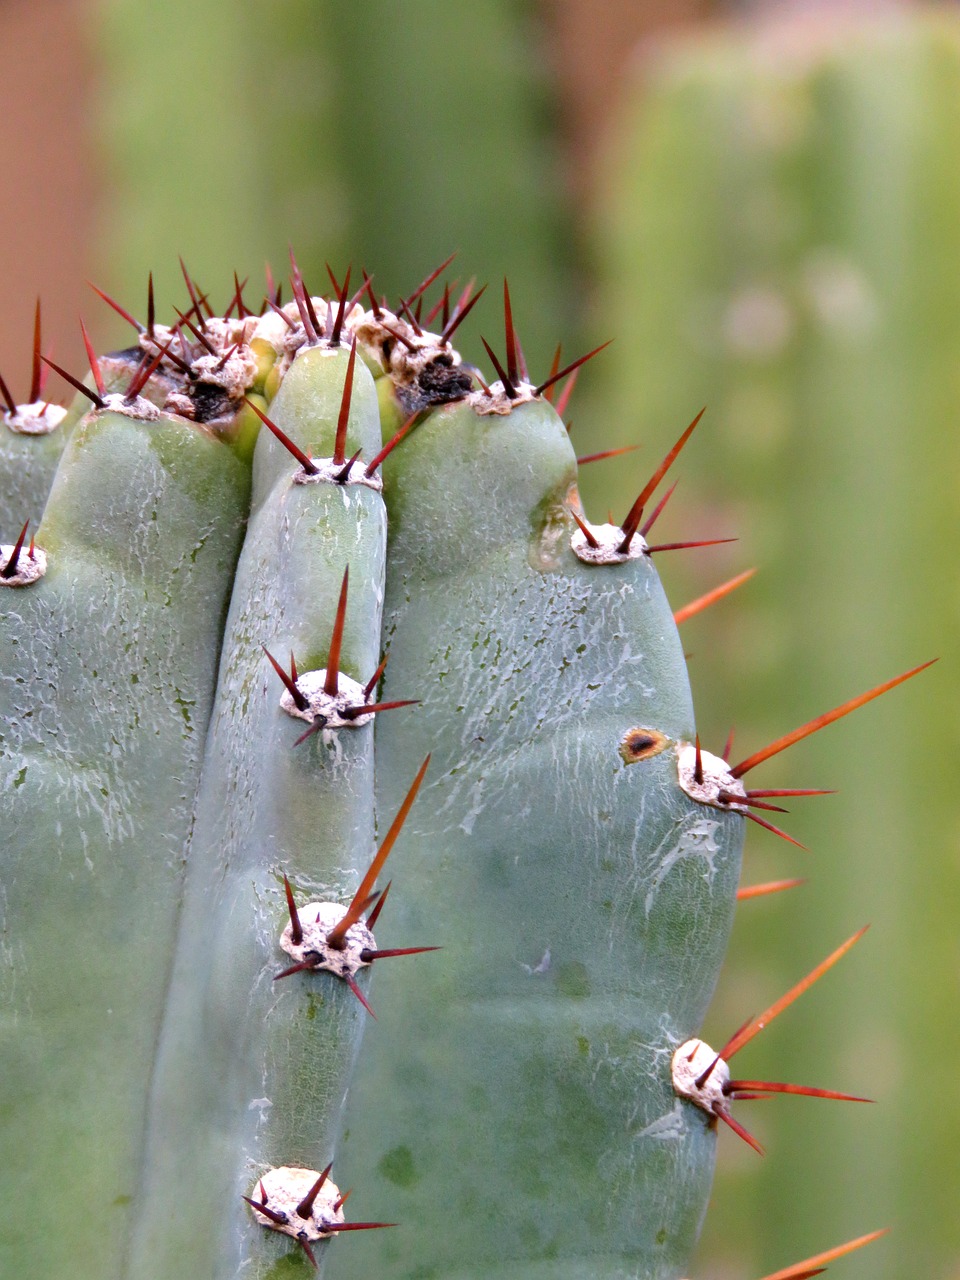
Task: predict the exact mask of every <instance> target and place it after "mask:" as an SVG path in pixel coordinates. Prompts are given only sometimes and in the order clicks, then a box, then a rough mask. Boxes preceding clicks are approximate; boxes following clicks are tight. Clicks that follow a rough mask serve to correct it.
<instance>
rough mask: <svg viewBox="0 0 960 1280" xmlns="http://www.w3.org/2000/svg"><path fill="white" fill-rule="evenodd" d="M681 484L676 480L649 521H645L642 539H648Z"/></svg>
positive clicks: (641, 527)
mask: <svg viewBox="0 0 960 1280" xmlns="http://www.w3.org/2000/svg"><path fill="white" fill-rule="evenodd" d="M679 483H680V481H679V480H674V482H673V484H672V485H671V486H670V488H669V489H668V490H667V492H666V493H665V494H664V495H663V497H662V498H661V499H660V501H659V502H658V503H657V505H656V506H655V507H654V508H653V511H652V513H651V515H650V516H649V517H648V519H647V520H645V521H644V523H643V524H642V525H641V526H640V537H641V538H646V536H647V534H648V533H649V532H650V530H651V529H652V528H653V526H654V525H655V524H656V522H657V519H658V518H659V516H660V513H661V511H663V508H664V507H665V506H666V505H667V503H668V502H669V501H670V499H671V498H672V497H673V491H674V490H675V489H676V487H677V485H678V484H679Z"/></svg>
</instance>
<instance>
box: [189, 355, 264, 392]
mask: <svg viewBox="0 0 960 1280" xmlns="http://www.w3.org/2000/svg"><path fill="white" fill-rule="evenodd" d="M223 350H224V352H227V351H230V347H229V346H226V347H224V348H223ZM190 368H191V370H192V372H193V376H194V377H195V378H196V380H197V382H205V383H207V384H208V385H209V386H213V387H221V388H222V389H223V390H224V391H225V392H226V393H227V395H228V396H230V398H231V399H233V400H239V399H240V397H241V396H242V395H245V394H246V393H247V391H249V390H250V388H251V387H252V386H253V384H254V383H255V382H256V380H257V357H256V355H255V354H254V352H253V351H252V350H251V348H250V347H248V346H245V345H243V344H241V345H240V346H238V347H237V348H236V350H235V351H230V354H229V355H228V356H227V358H226V360H224V358H223V355H217V356H210V355H205V356H198V357H197V359H196V360H194V362H193V364H192V365H191V366H190Z"/></svg>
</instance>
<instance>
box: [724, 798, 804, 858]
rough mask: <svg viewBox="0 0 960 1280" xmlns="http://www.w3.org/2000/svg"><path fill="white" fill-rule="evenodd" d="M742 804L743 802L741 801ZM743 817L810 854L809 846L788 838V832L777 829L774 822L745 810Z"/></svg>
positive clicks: (790, 837)
mask: <svg viewBox="0 0 960 1280" xmlns="http://www.w3.org/2000/svg"><path fill="white" fill-rule="evenodd" d="M740 803H741V804H742V803H743V801H742V800H741V801H740ZM743 816H744V817H745V818H749V819H750V821H751V822H755V823H756V824H757V826H760V827H763V828H764V830H766V831H772V832H773V834H774V835H775V836H779V837H780V839H781V840H786V841H787V842H788V843H789V844H795V845H796V846H797V848H798V849H802V850H803V851H804V853H809V850H808V849H807V846H806V845H805V844H801V843H800V841H799V840H794V838H793V836H788V835H787V833H786V831H781V829H780V828H779V827H775V826H774V825H773V823H772V822H767V821H766V819H765V818H761V817H760V816H759V815H758V814H756V813H748V812H747V811H746V810H745V809H744V810H743Z"/></svg>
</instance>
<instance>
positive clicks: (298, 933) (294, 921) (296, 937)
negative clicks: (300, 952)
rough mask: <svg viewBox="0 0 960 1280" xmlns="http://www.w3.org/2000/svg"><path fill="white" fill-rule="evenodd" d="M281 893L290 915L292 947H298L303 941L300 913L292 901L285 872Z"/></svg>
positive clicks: (291, 890) (291, 891) (291, 892)
mask: <svg viewBox="0 0 960 1280" xmlns="http://www.w3.org/2000/svg"><path fill="white" fill-rule="evenodd" d="M283 892H284V894H285V895H286V899H287V910H288V911H289V913H290V938H291V941H292V942H293V943H294V945H295V946H298V947H299V945H300V943H301V942H302V941H303V925H302V924H301V923H300V913H299V912H298V911H297V904H296V903H295V902H294V900H293V889H292V888H291V887H290V881H289V880H288V879H287V874H286V872H284V875H283Z"/></svg>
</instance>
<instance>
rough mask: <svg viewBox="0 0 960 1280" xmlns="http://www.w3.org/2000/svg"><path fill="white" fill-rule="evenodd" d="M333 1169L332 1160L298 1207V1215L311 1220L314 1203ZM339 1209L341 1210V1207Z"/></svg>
mask: <svg viewBox="0 0 960 1280" xmlns="http://www.w3.org/2000/svg"><path fill="white" fill-rule="evenodd" d="M332 1168H333V1161H332V1160H331V1161H330V1163H329V1164H328V1165H327V1167H326V1168H325V1169H324V1170H323V1172H322V1173H321V1174H320V1176H319V1178H317V1180H316V1182H315V1183H314V1184H313V1186H312V1187H311V1188H310V1190H309V1191H308V1192H307V1194H306V1195H305V1196H304V1197H303V1199H302V1200H301V1201H300V1203H299V1204H298V1205H297V1213H298V1214H299V1215H300V1217H301V1218H309V1217H310V1215H311V1214H312V1213H313V1202H314V1201H315V1200H316V1198H317V1196H318V1195H319V1194H320V1188H321V1187H322V1186H323V1184H324V1183H325V1182H326V1180H327V1177H328V1175H329V1173H330V1170H331V1169H332ZM337 1207H338V1208H339V1205H338V1206H337Z"/></svg>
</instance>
